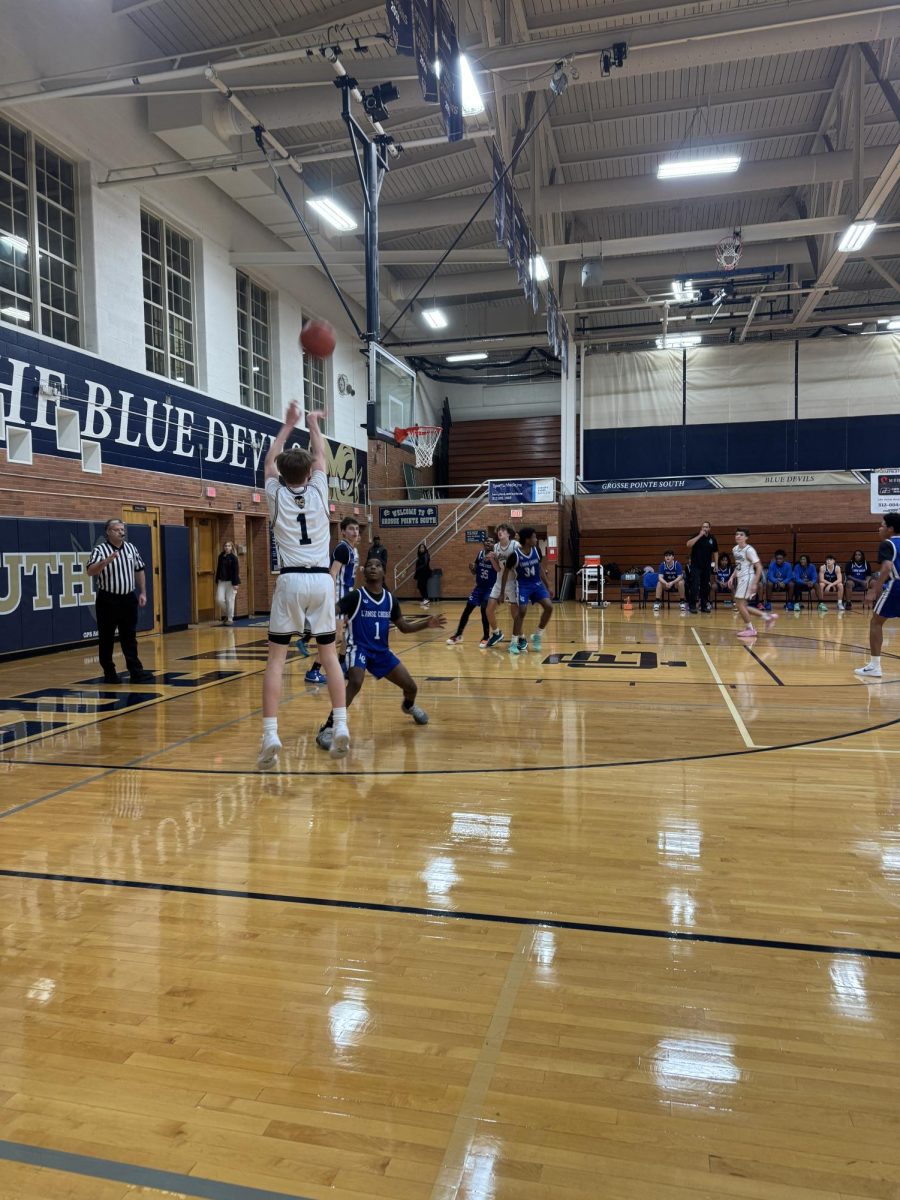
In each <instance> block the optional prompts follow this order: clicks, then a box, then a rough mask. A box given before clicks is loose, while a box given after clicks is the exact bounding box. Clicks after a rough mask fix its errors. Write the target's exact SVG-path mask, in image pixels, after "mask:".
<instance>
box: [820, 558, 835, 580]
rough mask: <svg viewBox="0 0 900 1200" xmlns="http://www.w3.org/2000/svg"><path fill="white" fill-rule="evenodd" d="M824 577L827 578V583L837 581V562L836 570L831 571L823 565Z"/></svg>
mask: <svg viewBox="0 0 900 1200" xmlns="http://www.w3.org/2000/svg"><path fill="white" fill-rule="evenodd" d="M822 578H823V579H824V580H825V582H826V583H836V582H837V563H835V565H834V570H832V571H829V570H828V568H827V567H823V568H822Z"/></svg>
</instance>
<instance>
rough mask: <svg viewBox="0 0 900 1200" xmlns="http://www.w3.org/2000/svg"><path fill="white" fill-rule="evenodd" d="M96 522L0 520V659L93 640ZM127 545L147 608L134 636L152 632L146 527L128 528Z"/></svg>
mask: <svg viewBox="0 0 900 1200" xmlns="http://www.w3.org/2000/svg"><path fill="white" fill-rule="evenodd" d="M103 536H104V533H103V522H100V521H94V522H91V521H46V520H44V519H43V518H41V519H38V518H22V517H0V654H13V653H16V652H18V651H20V650H39V649H43V648H46V647H48V646H64V645H69V644H72V643H75V642H88V641H96V639H97V620H96V617H95V615H94V581H93V579H91V578H90V577H89V576H88V574H87V565H88V562H89V561H90V557H91V551H92V550H93V548H94V546H96V545H97V543H98V542H100V541H102V540H103ZM128 540H129V541H131V542H133V543H134V544H135V546H137V548H138V550H139V551H140V554H141V557H142V558H143V560H144V562H145V564H146V572H145V579H146V581H147V606H146V608H143V609H140V610H139V614H138V626H137V627H138V632H139V633H140V632H141V631H145V630H148V629H152V627H153V585H154V574H153V567H154V563H153V561H152V557H151V550H152V547H151V530H150V527H149V526H148V525H130V526H129V527H128Z"/></svg>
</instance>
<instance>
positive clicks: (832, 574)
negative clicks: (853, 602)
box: [819, 554, 844, 612]
mask: <svg viewBox="0 0 900 1200" xmlns="http://www.w3.org/2000/svg"><path fill="white" fill-rule="evenodd" d="M843 594H844V574H843V572H842V571H841V568H840V567H839V566H838V565H837V560H836V559H835V557H834V555H833V554H828V555H826V557H825V561H824V562H823V563H822V565H821V567H819V612H827V611H828V605H827V604H826V603H825V597H826V596H834V597H836V599H837V606H838V612H843V611H844V601H843V600H842V599H841V597H842V596H843Z"/></svg>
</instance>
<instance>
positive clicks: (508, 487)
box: [488, 479, 534, 504]
mask: <svg viewBox="0 0 900 1200" xmlns="http://www.w3.org/2000/svg"><path fill="white" fill-rule="evenodd" d="M533 503H534V480H533V479H492V480H491V481H490V483H489V484H488V504H533Z"/></svg>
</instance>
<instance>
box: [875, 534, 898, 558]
mask: <svg viewBox="0 0 900 1200" xmlns="http://www.w3.org/2000/svg"><path fill="white" fill-rule="evenodd" d="M896 558H897V551H896V550H895V549H894V543H893V542H892V541H891V540H890V538H885V540H884V541H883V542H882V543H881V545H880V546H879V547H878V561H879V562H880V563H883V562H895V561H896Z"/></svg>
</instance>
